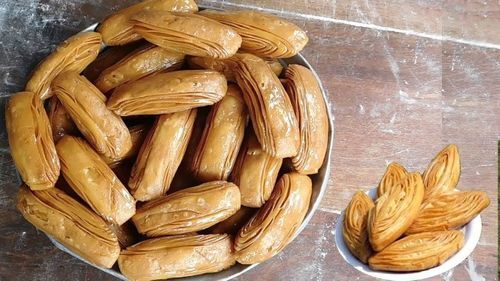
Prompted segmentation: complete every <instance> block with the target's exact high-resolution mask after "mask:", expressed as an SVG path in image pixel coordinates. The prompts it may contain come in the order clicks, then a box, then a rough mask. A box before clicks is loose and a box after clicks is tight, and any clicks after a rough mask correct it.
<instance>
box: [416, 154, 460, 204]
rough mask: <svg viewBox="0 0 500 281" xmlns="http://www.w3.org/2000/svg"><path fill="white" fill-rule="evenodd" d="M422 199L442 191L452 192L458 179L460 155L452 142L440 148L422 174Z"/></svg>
mask: <svg viewBox="0 0 500 281" xmlns="http://www.w3.org/2000/svg"><path fill="white" fill-rule="evenodd" d="M422 177H423V180H424V186H425V195H424V201H427V200H429V199H431V198H432V197H434V196H438V195H439V194H442V193H447V192H452V191H453V190H455V187H456V186H457V184H458V180H459V179H460V155H459V154H458V147H457V146H456V145H454V144H450V145H448V146H446V147H445V148H444V149H443V150H441V151H440V152H439V153H438V154H437V155H436V157H434V159H432V161H431V163H429V166H427V169H426V170H425V172H424V174H423V176H422Z"/></svg>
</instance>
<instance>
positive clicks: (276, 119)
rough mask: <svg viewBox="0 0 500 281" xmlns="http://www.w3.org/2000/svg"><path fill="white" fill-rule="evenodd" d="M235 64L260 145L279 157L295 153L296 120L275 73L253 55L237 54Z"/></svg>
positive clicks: (296, 139)
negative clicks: (236, 62)
mask: <svg viewBox="0 0 500 281" xmlns="http://www.w3.org/2000/svg"><path fill="white" fill-rule="evenodd" d="M237 65H238V67H237V69H236V81H237V82H238V85H239V86H240V88H241V90H242V91H243V98H244V100H245V103H246V105H247V107H248V111H249V113H250V118H251V120H252V125H253V128H254V131H255V134H256V135H257V139H258V140H259V142H260V144H261V145H262V148H263V149H264V150H265V151H266V152H267V153H269V154H271V155H272V156H275V157H279V158H287V157H292V156H295V155H297V152H298V149H299V145H300V135H299V124H298V122H297V118H296V117H295V114H294V111H293V107H292V104H291V102H290V99H289V97H288V95H287V94H286V92H285V89H284V88H283V85H281V82H280V81H279V79H278V77H276V75H275V74H274V73H273V72H272V70H271V68H270V67H269V66H268V65H266V63H265V62H264V61H263V60H262V59H260V58H258V57H256V56H254V55H250V54H244V55H238V64H237Z"/></svg>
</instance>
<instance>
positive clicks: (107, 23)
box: [97, 0, 198, 46]
mask: <svg viewBox="0 0 500 281" xmlns="http://www.w3.org/2000/svg"><path fill="white" fill-rule="evenodd" d="M143 11H157V12H185V13H189V12H196V11H198V6H197V5H196V3H195V2H194V1H193V0H145V1H142V2H140V3H137V4H135V5H132V6H130V7H127V8H125V9H122V10H120V11H118V12H116V13H114V14H112V15H110V16H109V17H107V18H106V19H105V20H104V21H103V22H102V23H101V24H99V26H98V27H97V31H99V33H101V34H102V40H103V41H104V43H105V44H106V45H109V46H116V45H124V44H127V43H130V42H133V41H137V40H139V39H141V36H140V35H139V34H137V33H136V32H135V31H134V29H133V24H132V23H131V22H130V19H131V18H132V17H133V16H134V15H136V14H137V13H140V12H143Z"/></svg>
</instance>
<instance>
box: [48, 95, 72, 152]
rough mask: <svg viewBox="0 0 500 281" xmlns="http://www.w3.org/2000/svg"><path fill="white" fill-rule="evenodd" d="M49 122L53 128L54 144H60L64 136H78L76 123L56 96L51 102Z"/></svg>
mask: <svg viewBox="0 0 500 281" xmlns="http://www.w3.org/2000/svg"><path fill="white" fill-rule="evenodd" d="M49 122H50V126H51V128H52V135H53V138H54V142H56V143H57V142H58V141H59V140H60V139H61V138H62V137H63V136H64V135H74V134H78V129H77V128H76V125H75V122H73V120H72V119H71V116H69V114H68V111H66V108H64V106H63V105H62V104H61V102H60V101H59V99H57V97H56V96H53V97H51V98H50V100H49Z"/></svg>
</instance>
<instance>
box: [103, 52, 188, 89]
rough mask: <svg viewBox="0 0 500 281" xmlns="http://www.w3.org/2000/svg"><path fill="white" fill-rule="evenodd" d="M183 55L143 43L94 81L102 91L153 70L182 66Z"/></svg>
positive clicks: (143, 75) (150, 72) (133, 79)
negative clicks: (143, 44)
mask: <svg viewBox="0 0 500 281" xmlns="http://www.w3.org/2000/svg"><path fill="white" fill-rule="evenodd" d="M183 61H184V55H183V54H179V53H173V52H170V51H168V50H165V49H162V48H160V47H157V46H154V45H150V44H148V45H145V46H143V47H141V48H139V49H137V50H135V51H134V52H132V53H130V54H129V55H127V56H126V57H124V58H123V59H122V60H120V61H119V62H117V63H116V64H114V65H112V66H110V67H108V68H106V69H105V70H104V71H103V72H102V73H101V74H100V75H99V77H98V78H97V80H96V81H95V85H96V87H97V88H98V89H99V90H101V91H102V92H103V93H106V92H108V91H109V90H112V89H114V88H116V87H118V86H120V85H122V84H125V83H128V82H131V81H135V80H138V79H140V78H142V77H145V76H148V75H150V74H152V73H154V72H157V71H162V70H175V69H179V68H180V67H181V66H182V63H183Z"/></svg>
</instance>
